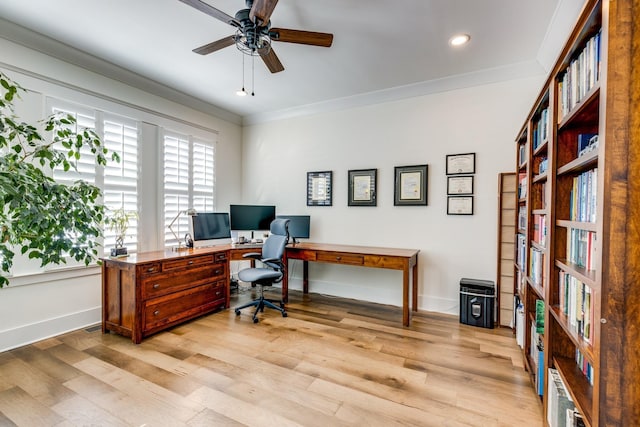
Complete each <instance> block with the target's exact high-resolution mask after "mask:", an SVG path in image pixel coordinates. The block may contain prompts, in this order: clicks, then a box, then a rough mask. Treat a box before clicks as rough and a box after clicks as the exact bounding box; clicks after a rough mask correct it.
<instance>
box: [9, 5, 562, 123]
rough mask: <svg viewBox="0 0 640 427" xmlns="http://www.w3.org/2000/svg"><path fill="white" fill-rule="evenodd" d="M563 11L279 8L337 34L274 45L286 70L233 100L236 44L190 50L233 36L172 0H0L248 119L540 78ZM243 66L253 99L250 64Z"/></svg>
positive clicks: (33, 23)
mask: <svg viewBox="0 0 640 427" xmlns="http://www.w3.org/2000/svg"><path fill="white" fill-rule="evenodd" d="M206 1H207V2H208V3H209V4H211V5H212V6H214V7H216V8H217V9H220V10H222V11H224V12H226V13H227V14H229V15H232V16H233V15H234V14H235V12H236V11H237V10H239V9H242V8H244V7H245V5H244V0H206ZM561 3H562V1H561V0H536V1H526V0H322V1H309V0H281V1H280V2H279V3H278V5H277V6H276V8H275V11H274V13H273V15H272V16H271V22H272V25H273V26H274V27H281V28H282V27H283V28H292V29H301V30H309V31H320V32H329V33H333V34H334V41H333V46H331V47H330V48H322V47H315V46H304V45H297V44H291V43H283V42H274V44H273V45H274V49H275V51H276V53H277V55H278V57H279V58H280V60H281V62H282V64H283V65H284V67H285V70H284V71H283V72H280V73H277V74H271V73H269V71H268V70H267V68H266V67H265V66H264V64H263V63H262V61H260V60H259V59H258V60H257V61H256V62H255V94H256V95H255V97H251V96H247V97H244V98H241V97H238V96H236V95H235V92H236V90H238V89H239V88H240V87H241V86H242V55H241V53H240V52H239V51H238V50H236V48H235V47H233V46H231V47H227V48H225V49H223V50H221V51H218V52H214V53H212V54H210V55H207V56H201V55H197V54H195V53H193V52H192V51H191V50H192V49H193V48H195V47H198V46H201V45H203V44H205V43H208V42H211V41H214V40H217V39H220V38H222V37H225V36H227V35H231V34H233V32H234V28H233V27H231V26H229V25H227V24H225V23H223V22H221V21H218V20H217V19H215V18H213V17H211V16H208V15H206V14H204V13H202V12H200V11H198V10H195V9H193V8H191V7H189V6H187V5H185V4H183V3H182V2H180V1H178V0H57V1H51V0H2V1H0V17H1V18H3V19H5V20H7V21H11V22H13V23H15V24H18V25H19V26H22V27H25V28H28V29H31V30H33V31H35V32H38V33H40V34H43V35H45V36H48V37H50V38H52V39H55V40H58V41H60V42H62V43H64V44H66V45H68V46H71V47H74V48H76V49H79V50H81V51H84V52H86V53H90V54H91V55H93V56H95V57H97V58H101V59H103V60H105V61H107V62H110V63H112V64H115V65H117V66H119V67H122V68H124V69H127V70H130V71H132V72H134V73H136V74H138V75H141V76H144V77H146V78H148V79H151V80H153V81H155V82H157V83H161V84H162V85H165V86H167V87H169V88H172V89H174V90H177V91H179V92H182V93H184V94H187V95H189V96H191V97H194V98H197V99H199V100H202V101H205V102H206V103H209V104H212V105H215V106H217V107H219V108H222V109H224V110H227V111H229V112H231V113H234V114H237V115H238V116H241V117H244V118H245V121H246V119H247V118H251V117H254V118H255V117H259V116H260V115H265V114H268V113H274V112H283V111H292V110H293V109H299V108H301V107H302V106H307V107H308V106H309V105H328V104H330V103H336V102H337V103H340V102H345V100H348V99H358V98H359V97H360V98H361V97H363V96H371V94H381V93H383V94H384V93H386V94H389V93H392V92H393V91H398V93H405V94H406V93H411V92H415V91H414V89H416V88H418V90H419V88H420V87H423V86H424V85H433V83H434V82H439V81H442V80H443V79H445V80H447V79H451V76H456V77H459V78H460V79H461V81H462V80H464V78H465V76H474V75H478V73H480V74H481V73H483V72H485V73H486V72H487V70H489V71H491V70H493V71H492V72H494V73H496V72H497V73H498V74H500V72H502V74H505V73H506V74H509V73H513V74H518V73H520V74H522V73H525V74H526V73H527V72H528V73H530V74H534V73H537V74H540V73H543V72H544V66H541V64H540V63H539V62H540V59H539V56H540V50H541V47H542V46H543V45H544V43H545V42H547V39H548V38H549V33H548V29H549V26H550V23H551V22H552V21H553V20H554V19H556V18H557V15H558V13H557V9H558V8H559V5H560V4H561ZM574 3H575V2H574ZM556 20H557V19H556ZM0 24H1V22H0ZM461 32H462V33H467V34H470V35H471V37H472V39H471V42H470V43H469V44H468V45H466V46H463V47H461V48H457V49H454V48H452V47H450V46H449V45H448V40H449V38H450V37H451V36H452V35H453V34H455V33H461ZM2 36H5V37H6V34H2ZM12 38H13V39H14V40H13V41H18V42H22V43H24V41H21V40H16V37H12ZM25 44H26V43H25ZM31 44H33V42H31ZM30 47H36V46H30ZM63 47H64V46H63ZM36 48H37V47H36ZM51 49H52V48H51V44H49V45H48V47H47V49H46V52H47V53H49V54H52V55H53V56H58V57H62V56H63V50H64V49H60V52H55V51H51ZM40 50H44V49H43V48H42V47H41V48H40ZM0 61H1V58H0ZM76 62H77V60H76ZM80 65H82V64H80ZM245 65H246V68H245V86H246V87H247V89H248V90H249V91H250V90H251V86H252V85H251V60H250V59H249V58H247V61H246V63H245ZM542 65H544V64H542ZM496 70H497V71H496ZM500 70H501V71H500ZM512 77H517V76H516V75H514V76H512ZM401 96H404V95H401Z"/></svg>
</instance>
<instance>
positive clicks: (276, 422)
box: [189, 387, 304, 427]
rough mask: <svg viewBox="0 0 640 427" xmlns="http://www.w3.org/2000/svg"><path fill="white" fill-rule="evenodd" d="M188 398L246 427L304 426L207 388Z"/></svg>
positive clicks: (265, 409) (202, 388)
mask: <svg viewBox="0 0 640 427" xmlns="http://www.w3.org/2000/svg"><path fill="white" fill-rule="evenodd" d="M189 397H190V398H191V399H194V400H195V401H197V402H199V403H201V404H202V405H205V406H207V407H208V408H210V409H212V410H213V411H215V412H217V413H219V414H222V415H224V416H226V417H227V418H231V419H233V420H235V421H237V422H239V423H241V424H244V425H247V426H256V427H271V426H273V427H298V426H303V425H304V424H299V423H297V422H295V421H293V420H290V419H288V418H285V417H282V416H280V415H278V414H276V413H274V412H272V411H271V410H269V409H267V408H262V407H258V406H255V405H252V404H249V403H246V402H244V401H243V400H240V399H237V398H234V397H232V396H229V395H228V394H226V393H223V392H221V391H218V390H213V389H210V388H208V387H201V388H199V389H198V390H196V391H194V392H193V393H192V394H191V395H190V396H189Z"/></svg>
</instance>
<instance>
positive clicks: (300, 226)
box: [277, 215, 311, 243]
mask: <svg viewBox="0 0 640 427" xmlns="http://www.w3.org/2000/svg"><path fill="white" fill-rule="evenodd" d="M277 218H282V219H288V220H289V237H291V238H293V242H294V243H295V242H296V239H308V238H309V234H310V228H311V217H310V216H309V215H278V216H277Z"/></svg>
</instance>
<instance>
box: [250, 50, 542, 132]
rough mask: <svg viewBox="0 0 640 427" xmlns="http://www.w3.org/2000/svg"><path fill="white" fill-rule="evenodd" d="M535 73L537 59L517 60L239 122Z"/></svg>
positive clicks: (298, 114) (342, 107)
mask: <svg viewBox="0 0 640 427" xmlns="http://www.w3.org/2000/svg"><path fill="white" fill-rule="evenodd" d="M536 76H539V77H540V78H541V79H543V78H544V77H545V76H546V71H545V70H544V68H543V67H542V66H541V65H540V63H539V62H537V61H527V62H520V63H516V64H511V65H508V66H503V67H496V68H487V69H484V70H480V71H474V72H471V73H465V74H457V75H454V76H447V77H443V78H440V79H434V80H429V81H424V82H420V83H415V84H410V85H405V86H398V87H394V88H390V89H384V90H379V91H375V92H368V93H364V94H360V95H355V96H349V97H344V98H337V99H332V100H329V101H324V102H318V103H315V104H308V105H302V106H298V107H294V108H288V109H283V110H279V111H271V112H266V113H258V114H252V115H248V116H244V118H243V120H242V125H243V126H250V125H254V124H259V123H265V122H270V121H275V120H283V119H290V118H294V117H301V116H308V115H313V114H320V113H327V112H331V111H339V110H347V109H351V108H357V107H364V106H368V105H373V104H380V103H385V102H392V101H399V100H402V99H408V98H415V97H419V96H425V95H430V94H434V93H439V92H448V91H452V90H458V89H465V88H469V87H473V86H481V85H487V84H492V83H498V82H504V81H508V80H516V79H522V78H527V77H536Z"/></svg>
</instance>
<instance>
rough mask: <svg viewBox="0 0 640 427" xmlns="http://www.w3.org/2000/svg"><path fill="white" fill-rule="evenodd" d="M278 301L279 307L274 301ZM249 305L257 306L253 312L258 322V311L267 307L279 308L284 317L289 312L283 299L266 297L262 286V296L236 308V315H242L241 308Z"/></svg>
mask: <svg viewBox="0 0 640 427" xmlns="http://www.w3.org/2000/svg"><path fill="white" fill-rule="evenodd" d="M275 302H278V303H279V304H280V306H279V307H278V306H277V305H275V304H274V303H275ZM247 307H255V308H256V310H255V311H254V312H253V323H258V321H259V320H258V312H264V308H265V307H269V308H273V309H274V310H278V311H279V312H280V313H282V317H287V312H286V310H285V309H284V303H282V301H274V300H270V299H267V298H265V297H264V290H263V289H262V287H261V288H260V298H258V299H256V300H253V301H250V302H248V303H246V304H244V305H241V306H240V307H236V308H235V312H236V316H240V310H242V309H243V308H247Z"/></svg>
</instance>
